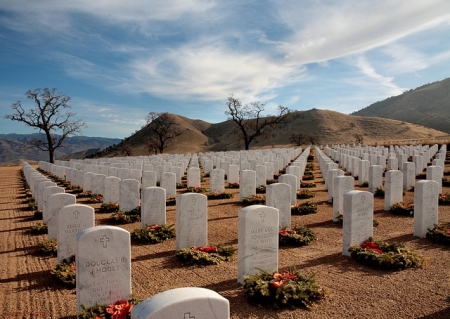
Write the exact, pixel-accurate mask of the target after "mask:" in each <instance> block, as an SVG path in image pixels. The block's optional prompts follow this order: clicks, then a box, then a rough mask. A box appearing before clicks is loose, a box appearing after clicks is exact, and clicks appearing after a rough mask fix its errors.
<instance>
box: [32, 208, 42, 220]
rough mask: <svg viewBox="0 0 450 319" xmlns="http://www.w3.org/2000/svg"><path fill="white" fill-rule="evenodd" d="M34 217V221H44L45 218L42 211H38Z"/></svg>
mask: <svg viewBox="0 0 450 319" xmlns="http://www.w3.org/2000/svg"><path fill="white" fill-rule="evenodd" d="M33 217H34V219H42V218H43V213H42V209H38V210H36V211H35V212H34V213H33Z"/></svg>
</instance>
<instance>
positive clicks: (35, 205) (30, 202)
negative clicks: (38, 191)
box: [28, 197, 38, 210]
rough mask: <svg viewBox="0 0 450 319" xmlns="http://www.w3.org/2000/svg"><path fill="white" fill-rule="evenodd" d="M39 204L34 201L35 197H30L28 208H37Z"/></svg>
mask: <svg viewBox="0 0 450 319" xmlns="http://www.w3.org/2000/svg"><path fill="white" fill-rule="evenodd" d="M37 208H38V204H37V203H36V202H35V201H34V198H32V197H30V198H29V201H28V210H37Z"/></svg>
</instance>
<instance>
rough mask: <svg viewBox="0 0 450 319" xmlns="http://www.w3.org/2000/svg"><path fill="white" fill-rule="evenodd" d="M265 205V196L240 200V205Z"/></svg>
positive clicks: (258, 195) (253, 196)
mask: <svg viewBox="0 0 450 319" xmlns="http://www.w3.org/2000/svg"><path fill="white" fill-rule="evenodd" d="M265 203H266V195H263V194H257V195H252V196H249V197H244V198H243V199H242V204H244V205H245V206H249V205H264V204H265Z"/></svg>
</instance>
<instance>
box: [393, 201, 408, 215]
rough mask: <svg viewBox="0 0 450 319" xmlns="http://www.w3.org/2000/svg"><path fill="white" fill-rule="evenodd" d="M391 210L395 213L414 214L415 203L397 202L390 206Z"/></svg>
mask: <svg viewBox="0 0 450 319" xmlns="http://www.w3.org/2000/svg"><path fill="white" fill-rule="evenodd" d="M389 211H390V212H391V213H392V214H394V215H414V204H408V203H404V202H399V203H395V204H393V205H392V206H391V207H389Z"/></svg>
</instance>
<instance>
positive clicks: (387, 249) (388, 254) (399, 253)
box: [348, 237, 427, 270]
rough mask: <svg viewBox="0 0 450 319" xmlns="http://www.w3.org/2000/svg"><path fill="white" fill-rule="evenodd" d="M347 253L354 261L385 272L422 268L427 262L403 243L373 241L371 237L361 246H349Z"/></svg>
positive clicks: (417, 252)
mask: <svg viewBox="0 0 450 319" xmlns="http://www.w3.org/2000/svg"><path fill="white" fill-rule="evenodd" d="M348 251H349V252H350V253H351V257H352V258H354V259H356V261H358V262H360V263H362V264H364V265H367V266H370V267H374V268H380V269H385V270H401V269H406V268H416V267H422V266H424V265H425V264H426V261H427V260H426V258H425V257H423V256H422V255H421V254H420V252H419V251H417V250H413V249H410V248H407V247H406V246H405V245H404V244H403V243H397V242H384V241H375V240H373V238H372V237H369V239H368V240H366V241H364V242H363V243H362V244H361V245H352V246H350V249H349V250H348Z"/></svg>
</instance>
